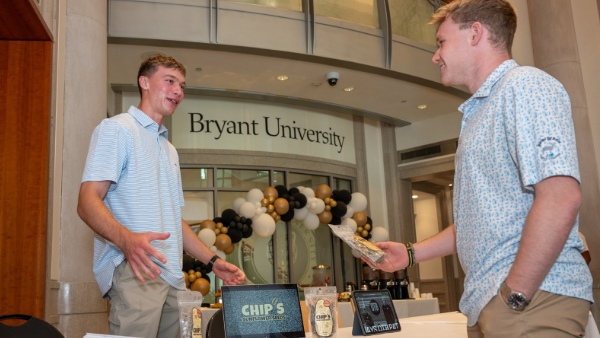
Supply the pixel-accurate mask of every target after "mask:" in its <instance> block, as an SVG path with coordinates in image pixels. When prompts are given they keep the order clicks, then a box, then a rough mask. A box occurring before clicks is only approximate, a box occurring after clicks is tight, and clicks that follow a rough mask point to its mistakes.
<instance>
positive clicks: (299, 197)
mask: <svg viewBox="0 0 600 338" xmlns="http://www.w3.org/2000/svg"><path fill="white" fill-rule="evenodd" d="M294 200H295V201H296V202H297V203H298V204H296V205H297V206H296V207H295V208H296V209H301V208H304V207H305V206H306V196H305V195H304V194H301V193H297V194H294Z"/></svg>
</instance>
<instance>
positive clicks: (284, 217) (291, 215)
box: [281, 208, 294, 222]
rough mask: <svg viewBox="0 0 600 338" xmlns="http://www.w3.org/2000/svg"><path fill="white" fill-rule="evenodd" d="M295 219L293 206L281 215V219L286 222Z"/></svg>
mask: <svg viewBox="0 0 600 338" xmlns="http://www.w3.org/2000/svg"><path fill="white" fill-rule="evenodd" d="M293 219H294V209H293V208H290V210H288V212H286V213H285V214H283V215H281V220H282V221H284V222H289V221H291V220H293Z"/></svg>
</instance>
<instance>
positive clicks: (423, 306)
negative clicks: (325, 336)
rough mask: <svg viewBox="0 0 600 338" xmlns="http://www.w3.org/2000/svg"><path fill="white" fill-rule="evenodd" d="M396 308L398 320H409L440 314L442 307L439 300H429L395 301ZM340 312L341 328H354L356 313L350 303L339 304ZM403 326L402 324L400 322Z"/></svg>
mask: <svg viewBox="0 0 600 338" xmlns="http://www.w3.org/2000/svg"><path fill="white" fill-rule="evenodd" d="M394 308H396V314H397V315H398V318H408V317H415V316H425V315H432V314H436V313H440V306H439V303H438V299H437V298H429V299H395V300H394ZM338 309H339V311H340V319H341V322H342V325H341V326H340V327H349V326H352V322H353V321H354V312H353V311H352V304H350V302H338ZM400 323H401V324H402V322H400Z"/></svg>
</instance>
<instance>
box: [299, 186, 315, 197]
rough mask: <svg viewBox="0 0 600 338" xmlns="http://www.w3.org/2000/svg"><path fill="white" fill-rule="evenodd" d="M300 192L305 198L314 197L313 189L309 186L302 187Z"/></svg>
mask: <svg viewBox="0 0 600 338" xmlns="http://www.w3.org/2000/svg"><path fill="white" fill-rule="evenodd" d="M302 194H303V195H304V196H306V199H309V198H313V197H315V191H314V190H312V189H311V188H304V189H302Z"/></svg>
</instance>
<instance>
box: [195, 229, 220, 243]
mask: <svg viewBox="0 0 600 338" xmlns="http://www.w3.org/2000/svg"><path fill="white" fill-rule="evenodd" d="M198 238H200V240H201V241H202V243H204V245H206V246H207V247H209V248H210V247H211V246H213V245H214V244H215V241H216V240H217V235H215V231H214V230H213V229H210V228H204V229H202V230H200V231H199V232H198Z"/></svg>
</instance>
